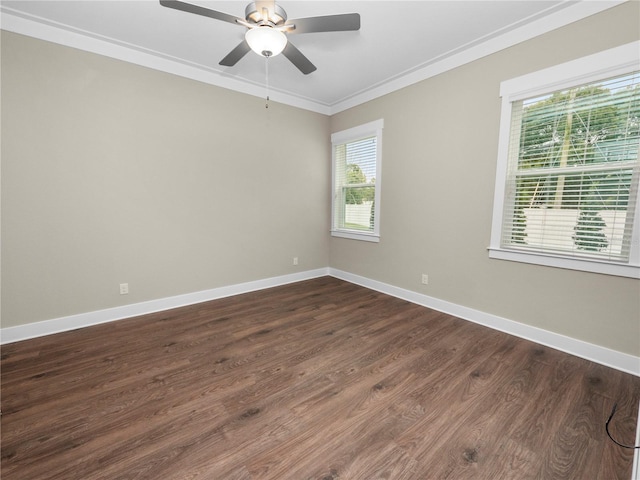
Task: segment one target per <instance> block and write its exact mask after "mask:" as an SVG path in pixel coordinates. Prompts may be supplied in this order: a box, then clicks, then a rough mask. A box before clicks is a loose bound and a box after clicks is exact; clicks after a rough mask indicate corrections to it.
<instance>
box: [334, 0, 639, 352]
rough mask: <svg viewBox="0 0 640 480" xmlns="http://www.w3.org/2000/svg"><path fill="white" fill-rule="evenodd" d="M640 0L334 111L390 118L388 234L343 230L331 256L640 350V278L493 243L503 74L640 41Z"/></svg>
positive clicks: (427, 290) (417, 287) (382, 277)
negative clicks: (374, 236)
mask: <svg viewBox="0 0 640 480" xmlns="http://www.w3.org/2000/svg"><path fill="white" fill-rule="evenodd" d="M638 6H639V3H638V2H631V3H628V4H624V5H621V6H619V7H615V8H613V9H610V10H608V11H605V12H604V13H602V14H599V15H597V16H594V17H589V18H587V19H585V20H583V21H580V22H577V23H575V24H572V25H569V26H567V27H565V28H562V29H559V30H556V31H554V32H551V33H549V34H546V35H543V36H541V37H538V38H536V39H533V40H531V41H528V42H526V43H523V44H520V45H516V46H514V47H512V48H509V49H507V50H504V51H501V52H499V53H496V54H494V55H491V56H489V57H486V58H484V59H481V60H478V61H475V62H473V63H470V64H467V65H465V66H463V67H460V68H457V69H455V70H452V71H449V72H447V73H444V74H442V75H439V76H436V77H434V78H431V79H428V80H426V81H423V82H421V83H419V84H416V85H413V86H411V87H408V88H405V89H403V90H400V91H397V92H395V93H392V94H389V95H386V96H384V97H381V98H379V99H377V100H374V101H371V102H368V103H366V104H364V105H361V106H359V107H356V108H352V109H350V110H348V111H345V112H342V113H340V114H337V115H334V116H333V117H332V119H331V131H332V132H336V131H340V130H343V129H345V128H349V127H353V126H355V125H359V124H361V123H364V122H368V121H371V120H375V119H377V118H384V127H385V128H384V133H383V158H382V162H383V166H382V175H383V177H382V200H381V209H382V211H381V214H380V221H381V241H380V243H379V244H372V243H365V242H357V241H350V240H345V239H339V238H332V239H331V243H330V254H329V258H330V262H331V266H332V267H334V268H337V269H340V270H344V271H347V272H350V273H355V274H358V275H362V276H365V277H368V278H371V279H375V280H378V281H381V282H385V283H389V284H391V285H395V286H398V287H402V288H405V289H408V290H412V291H416V292H420V293H423V294H425V295H429V296H433V297H436V298H438V299H442V300H447V301H450V302H453V303H455V304H458V305H462V306H465V307H470V308H473V309H477V310H480V311H484V312H487V313H491V314H494V315H498V316H501V317H505V318H508V319H510V320H515V321H517V322H522V323H526V324H529V325H531V326H535V327H539V328H543V329H545V330H549V331H553V332H556V333H559V334H564V335H567V336H570V337H573V338H576V339H579V340H583V341H587V342H590V343H593V344H597V345H601V346H604V347H608V348H611V349H614V350H618V351H621V352H625V353H628V354H632V355H636V356H639V355H640V282H638V281H637V280H632V279H627V278H619V277H613V276H606V275H598V274H591V273H580V272H575V271H569V270H561V269H555V268H549V267H539V266H532V265H524V264H518V263H513V262H506V261H500V260H490V259H489V257H488V252H487V247H488V245H489V238H490V229H491V215H492V208H493V193H494V184H495V171H496V158H497V143H498V126H499V120H500V118H499V115H500V98H499V86H500V82H501V81H503V80H507V79H509V78H513V77H516V76H519V75H523V74H525V73H528V72H531V71H535V70H537V69H540V68H544V67H548V66H551V65H554V64H558V63H562V62H564V61H568V60H571V59H574V58H578V57H581V56H584V55H587V54H590V53H595V52H597V51H601V50H604V49H607V48H611V47H614V46H617V45H621V44H624V43H628V42H631V41H634V40H638V38H640V34H639V30H640V26H639V23H638V18H640V14H639V11H638V10H639V9H638ZM416 218H418V219H420V220H419V221H415V219H416ZM421 273H427V274H428V275H429V285H427V286H423V285H421V283H420V279H421Z"/></svg>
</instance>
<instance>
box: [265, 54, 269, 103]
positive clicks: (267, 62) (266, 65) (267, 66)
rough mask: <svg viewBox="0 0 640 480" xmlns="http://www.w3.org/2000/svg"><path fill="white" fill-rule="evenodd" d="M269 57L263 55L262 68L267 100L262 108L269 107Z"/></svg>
mask: <svg viewBox="0 0 640 480" xmlns="http://www.w3.org/2000/svg"><path fill="white" fill-rule="evenodd" d="M269 57H270V55H265V56H264V59H265V60H264V70H265V72H266V77H267V78H266V83H267V101H266V103H265V104H264V108H269Z"/></svg>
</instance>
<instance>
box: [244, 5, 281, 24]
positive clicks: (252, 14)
mask: <svg viewBox="0 0 640 480" xmlns="http://www.w3.org/2000/svg"><path fill="white" fill-rule="evenodd" d="M258 3H259V2H251V3H250V4H249V5H247V8H245V10H244V16H245V18H246V19H247V22H252V23H257V24H259V25H270V26H278V25H283V24H284V22H286V21H287V12H285V11H284V9H283V8H282V7H281V6H280V5H276V4H275V3H273V4H272V5H273V11H271V9H270V8H268V7H266V6H264V7H263V8H262V9H260V8H259V6H258ZM265 16H266V18H265Z"/></svg>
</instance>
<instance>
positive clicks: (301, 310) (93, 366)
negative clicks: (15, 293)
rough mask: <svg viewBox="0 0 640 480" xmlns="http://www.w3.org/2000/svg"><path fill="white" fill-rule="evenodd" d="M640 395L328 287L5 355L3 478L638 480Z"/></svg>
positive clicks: (575, 361) (541, 354) (266, 294)
mask: <svg viewBox="0 0 640 480" xmlns="http://www.w3.org/2000/svg"><path fill="white" fill-rule="evenodd" d="M639 401H640V378H638V377H634V376H632V375H628V374H624V373H621V372H619V371H616V370H612V369H609V368H606V367H603V366H601V365H598V364H595V363H592V362H589V361H586V360H582V359H579V358H576V357H573V356H571V355H567V354H563V353H561V352H558V351H555V350H553V349H550V348H546V347H543V346H540V345H537V344H534V343H531V342H528V341H525V340H521V339H518V338H515V337H512V336H509V335H506V334H503V333H500V332H497V331H494V330H491V329H488V328H484V327H481V326H479V325H475V324H473V323H469V322H466V321H463V320H460V319H456V318H453V317H450V316H448V315H445V314H442V313H438V312H435V311H432V310H429V309H426V308H423V307H420V306H417V305H414V304H411V303H408V302H405V301H402V300H399V299H396V298H392V297H389V296H386V295H383V294H381V293H377V292H373V291H371V290H367V289H365V288H362V287H358V286H355V285H351V284H349V283H345V282H342V281H340V280H337V279H334V278H330V277H324V278H320V279H315V280H310V281H306V282H301V283H297V284H293V285H287V286H282V287H277V288H273V289H269V290H263V291H260V292H254V293H250V294H245V295H239V296H236V297H231V298H227V299H221V300H216V301H212V302H207V303H203V304H199V305H194V306H190V307H185V308H181V309H176V310H172V311H167V312H161V313H157V314H152V315H147V316H144V317H140V318H136V319H130V320H123V321H118V322H113V323H109V324H104V325H99V326H95V327H91V328H86V329H82V330H77V331H73V332H67V333H62V334H58V335H52V336H48V337H44V338H39V339H34V340H28V341H24V342H18V343H14V344H9V345H6V346H4V347H2V425H1V426H2V463H1V466H2V479H3V480H17V479H29V480H35V479H64V480H73V479H82V480H89V479H110V480H114V479H154V480H155V479H163V480H169V479H215V480H217V479H323V480H324V479H366V480H369V479H441V478H450V479H456V480H457V479H474V480H477V479H491V480H495V479H518V480H520V479H545V480H546V479H606V480H610V479H625V480H627V479H629V478H630V476H631V467H632V462H633V451H632V450H626V449H622V448H620V447H617V446H616V445H614V444H613V443H612V442H611V441H610V440H609V439H608V438H607V436H606V434H605V430H604V423H605V421H606V419H607V417H608V415H609V412H610V411H611V408H612V406H613V404H614V402H617V403H618V412H617V413H616V417H615V418H614V422H613V424H612V430H613V432H614V433H615V435H617V436H618V437H619V439H620V440H623V441H626V442H628V443H632V442H633V441H634V439H635V426H636V415H637V410H638V402H639Z"/></svg>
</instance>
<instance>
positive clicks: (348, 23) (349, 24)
mask: <svg viewBox="0 0 640 480" xmlns="http://www.w3.org/2000/svg"><path fill="white" fill-rule="evenodd" d="M290 24H294V25H295V28H294V29H293V30H290V31H288V33H314V32H345V31H353V30H360V14H359V13H344V14H339V15H326V16H324V17H309V18H298V19H296V20H290V21H288V22H287V25H290Z"/></svg>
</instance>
